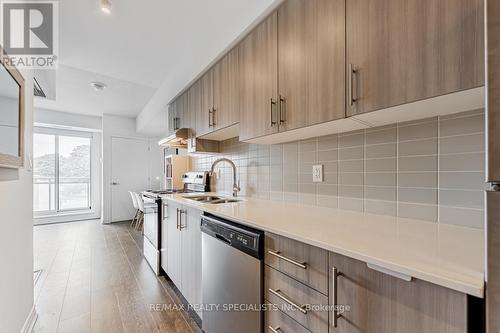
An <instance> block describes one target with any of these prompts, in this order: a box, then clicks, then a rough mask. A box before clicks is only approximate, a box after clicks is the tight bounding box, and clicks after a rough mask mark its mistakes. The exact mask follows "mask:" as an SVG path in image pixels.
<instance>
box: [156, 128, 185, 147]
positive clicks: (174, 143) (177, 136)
mask: <svg viewBox="0 0 500 333" xmlns="http://www.w3.org/2000/svg"><path fill="white" fill-rule="evenodd" d="M189 132H190V131H189V129H188V128H180V129H178V130H177V131H175V132H174V133H173V134H172V135H170V136H167V137H166V138H164V139H161V140H160V141H159V142H158V145H159V146H162V147H171V148H187V147H188V139H189Z"/></svg>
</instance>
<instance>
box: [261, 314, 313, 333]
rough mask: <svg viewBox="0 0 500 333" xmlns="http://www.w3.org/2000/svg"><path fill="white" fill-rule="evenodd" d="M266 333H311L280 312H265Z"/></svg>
mask: <svg viewBox="0 0 500 333" xmlns="http://www.w3.org/2000/svg"><path fill="white" fill-rule="evenodd" d="M264 332H266V333H276V332H278V333H311V332H310V331H308V330H307V329H305V328H304V327H303V326H302V325H300V324H299V323H297V322H296V321H295V320H293V319H292V318H290V317H288V316H287V315H286V314H284V313H283V312H281V311H280V310H273V309H271V310H268V311H266V326H265V327H264Z"/></svg>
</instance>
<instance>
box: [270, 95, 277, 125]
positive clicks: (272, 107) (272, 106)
mask: <svg viewBox="0 0 500 333" xmlns="http://www.w3.org/2000/svg"><path fill="white" fill-rule="evenodd" d="M275 106H276V101H275V100H274V98H272V97H271V127H273V126H275V125H276V124H277V121H276V120H274V107H275Z"/></svg>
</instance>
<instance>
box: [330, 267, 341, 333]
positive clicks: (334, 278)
mask: <svg viewBox="0 0 500 333" xmlns="http://www.w3.org/2000/svg"><path fill="white" fill-rule="evenodd" d="M340 275H342V273H340V272H339V271H338V269H337V267H335V266H334V267H332V311H333V314H332V317H333V318H332V327H333V328H336V327H337V323H338V320H339V318H340V317H341V316H342V315H341V314H340V313H339V311H338V310H337V295H338V292H337V278H338V277H339V276H340Z"/></svg>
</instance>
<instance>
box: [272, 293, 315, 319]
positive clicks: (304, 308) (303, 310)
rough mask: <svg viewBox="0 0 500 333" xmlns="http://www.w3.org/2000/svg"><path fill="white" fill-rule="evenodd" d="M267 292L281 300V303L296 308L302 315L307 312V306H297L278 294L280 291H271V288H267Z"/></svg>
mask: <svg viewBox="0 0 500 333" xmlns="http://www.w3.org/2000/svg"><path fill="white" fill-rule="evenodd" d="M269 292H270V293H271V294H273V295H275V296H277V297H279V298H281V299H282V300H283V301H285V302H286V303H288V304H290V305H291V306H293V307H294V308H296V309H297V310H299V311H300V312H302V313H303V314H307V310H306V308H307V307H308V306H307V305H298V304H297V303H295V302H294V301H292V300H290V299H288V298H287V297H286V296H283V295H282V294H281V292H280V290H279V289H278V290H273V289H271V288H269Z"/></svg>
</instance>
